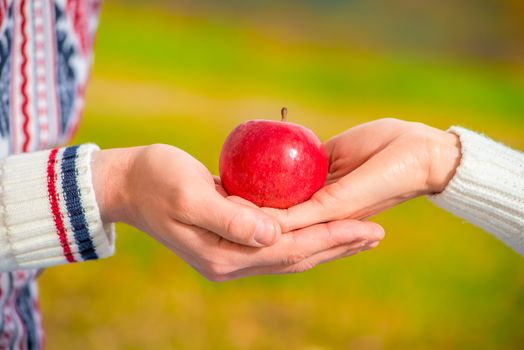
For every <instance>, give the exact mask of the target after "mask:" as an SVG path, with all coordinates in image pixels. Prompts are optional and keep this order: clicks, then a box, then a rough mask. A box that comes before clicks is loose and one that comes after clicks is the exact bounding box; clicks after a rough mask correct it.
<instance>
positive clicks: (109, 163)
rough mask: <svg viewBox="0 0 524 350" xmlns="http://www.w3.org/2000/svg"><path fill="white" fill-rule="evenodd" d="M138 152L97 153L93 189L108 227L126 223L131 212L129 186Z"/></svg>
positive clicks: (128, 150)
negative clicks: (117, 223) (132, 166)
mask: <svg viewBox="0 0 524 350" xmlns="http://www.w3.org/2000/svg"><path fill="white" fill-rule="evenodd" d="M135 153H136V148H116V149H108V150H101V151H96V152H93V155H92V163H91V164H92V174H93V179H92V180H93V188H94V190H95V196H96V200H97V204H98V207H99V210H100V216H101V218H102V221H103V222H105V223H110V222H119V221H126V217H128V212H129V211H130V208H129V203H130V201H129V200H128V198H129V191H128V189H127V187H128V186H126V183H127V177H128V175H129V173H130V169H131V165H132V163H133V158H134V154H135Z"/></svg>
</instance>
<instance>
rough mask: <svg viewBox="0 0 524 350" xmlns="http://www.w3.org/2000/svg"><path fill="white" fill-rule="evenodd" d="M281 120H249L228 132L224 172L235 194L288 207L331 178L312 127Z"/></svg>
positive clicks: (224, 179)
mask: <svg viewBox="0 0 524 350" xmlns="http://www.w3.org/2000/svg"><path fill="white" fill-rule="evenodd" d="M286 113H287V110H286V109H285V108H283V109H282V121H273V120H250V121H247V122H245V123H243V124H240V125H239V126H237V127H236V128H235V129H234V130H233V131H232V132H231V134H229V136H228V137H227V139H226V141H225V143H224V146H223V147H222V152H221V154H220V165H219V167H220V178H221V180H222V185H223V186H224V189H225V190H226V191H227V193H228V194H230V195H236V196H240V197H242V198H245V199H247V200H249V201H251V202H253V203H255V204H256V205H258V206H261V207H272V208H281V209H282V208H289V207H291V206H293V205H295V204H298V203H302V202H304V201H306V200H308V199H309V198H310V197H311V195H313V193H315V192H316V191H318V190H319V189H320V188H321V187H322V186H323V185H324V182H325V181H326V178H327V174H328V158H327V155H326V151H325V149H324V146H323V145H322V142H321V141H320V140H319V139H318V137H317V136H316V135H315V134H314V133H313V132H312V131H311V130H309V129H307V128H305V127H303V126H301V125H298V124H293V123H289V122H287V121H286V120H285V119H286Z"/></svg>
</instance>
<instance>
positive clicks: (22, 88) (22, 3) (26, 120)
mask: <svg viewBox="0 0 524 350" xmlns="http://www.w3.org/2000/svg"><path fill="white" fill-rule="evenodd" d="M25 4H26V0H21V1H20V17H21V18H22V22H21V24H20V27H21V29H22V47H21V51H22V52H21V54H22V64H21V65H20V76H21V77H22V85H21V86H20V94H21V96H22V114H23V116H24V122H23V131H24V137H25V140H24V143H23V145H22V152H27V151H28V150H29V111H28V108H29V99H28V97H27V74H26V68H27V52H26V48H27V32H26V26H27V18H26V16H25V13H24V7H25Z"/></svg>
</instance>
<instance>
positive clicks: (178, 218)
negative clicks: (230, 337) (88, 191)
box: [93, 145, 383, 281]
mask: <svg viewBox="0 0 524 350" xmlns="http://www.w3.org/2000/svg"><path fill="white" fill-rule="evenodd" d="M93 182H94V187H95V191H96V195H97V201H98V203H99V207H100V211H101V215H102V218H103V220H104V221H106V222H116V221H122V222H125V223H128V224H130V225H132V226H135V227H137V228H139V229H140V230H142V231H144V232H146V233H148V234H149V235H151V236H152V237H153V238H155V239H156V240H158V241H159V242H161V243H162V244H164V245H165V246H166V247H168V248H169V249H170V250H172V251H173V252H175V253H176V254H177V255H178V256H180V257H181V258H182V259H184V260H185V261H186V262H187V263H188V264H189V265H191V266H192V267H193V268H195V269H196V270H197V271H198V272H200V273H201V274H202V275H204V276H205V277H206V278H208V279H210V280H213V281H222V280H228V279H233V278H240V277H246V276H251V275H256V274H272V273H288V272H299V271H304V270H307V269H309V268H312V267H313V266H315V265H317V264H319V263H322V262H325V261H329V260H333V259H336V258H340V257H344V256H347V255H352V254H355V253H357V252H359V251H362V250H367V249H370V248H373V247H374V246H376V245H377V244H378V242H379V241H380V240H381V239H382V237H383V230H382V228H381V227H380V226H378V225H377V224H374V223H370V222H359V221H354V220H341V221H335V222H331V223H329V224H320V225H313V226H311V227H308V228H304V229H301V230H295V231H293V232H290V233H287V234H285V235H281V234H280V233H281V229H280V226H279V225H278V222H277V221H276V220H274V219H272V218H271V216H269V215H267V214H266V213H264V212H263V211H262V210H261V209H260V208H258V207H256V206H255V205H253V204H252V203H250V202H248V201H245V200H243V199H241V198H238V197H228V196H227V195H226V193H225V191H224V190H223V188H222V187H221V185H220V182H219V181H216V180H215V179H214V178H213V177H212V175H211V174H210V173H209V171H208V170H207V169H206V168H205V167H204V166H203V165H202V164H201V163H200V162H198V161H197V160H196V159H194V158H193V157H191V156H190V155H189V154H187V153H186V152H184V151H182V150H180V149H178V148H175V147H171V146H167V145H153V146H146V147H137V148H128V149H113V150H105V151H100V152H96V153H94V154H93Z"/></svg>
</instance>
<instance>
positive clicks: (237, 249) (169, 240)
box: [155, 220, 384, 280]
mask: <svg viewBox="0 0 524 350" xmlns="http://www.w3.org/2000/svg"><path fill="white" fill-rule="evenodd" d="M317 226H318V227H312V228H307V229H303V230H298V231H296V232H293V233H290V234H286V235H283V236H282V238H283V239H281V240H279V241H278V242H277V243H276V244H275V245H273V246H271V247H266V248H253V247H247V246H244V245H239V244H236V243H233V242H231V241H228V240H225V239H222V238H221V237H220V236H217V235H215V234H214V233H211V232H209V231H207V230H204V229H202V228H200V227H196V226H192V225H187V224H184V223H180V222H177V221H174V220H173V221H172V222H171V223H170V224H169V226H168V228H167V229H166V230H165V231H166V232H164V234H162V235H157V236H155V238H156V239H157V240H159V241H160V242H162V243H163V244H164V245H165V246H167V247H168V248H169V249H171V250H172V251H174V252H175V253H176V254H177V255H178V256H179V257H181V258H182V259H184V260H185V261H186V262H187V263H188V264H189V265H191V266H192V267H193V268H194V269H195V270H197V271H199V272H200V273H202V274H204V275H205V276H206V277H208V278H210V277H211V279H213V280H224V279H227V278H225V277H226V276H227V275H228V274H231V273H234V272H235V271H239V270H244V269H247V268H258V267H263V266H273V267H275V266H276V267H278V266H281V265H286V266H289V265H295V264H298V263H300V262H301V261H302V260H304V259H308V258H310V257H312V256H314V255H316V254H318V253H321V252H323V251H327V250H330V249H332V248H334V247H340V246H346V247H347V248H348V249H349V248H354V249H362V245H363V244H364V243H368V244H370V243H371V242H377V241H380V240H381V239H382V238H383V237H384V231H383V230H382V228H381V227H380V226H379V225H377V224H374V223H371V222H359V221H354V220H351V221H350V220H347V221H346V222H334V223H329V224H323V225H317Z"/></svg>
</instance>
